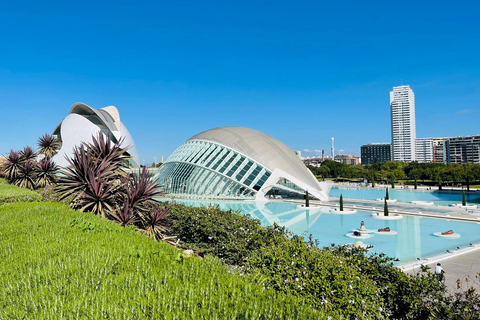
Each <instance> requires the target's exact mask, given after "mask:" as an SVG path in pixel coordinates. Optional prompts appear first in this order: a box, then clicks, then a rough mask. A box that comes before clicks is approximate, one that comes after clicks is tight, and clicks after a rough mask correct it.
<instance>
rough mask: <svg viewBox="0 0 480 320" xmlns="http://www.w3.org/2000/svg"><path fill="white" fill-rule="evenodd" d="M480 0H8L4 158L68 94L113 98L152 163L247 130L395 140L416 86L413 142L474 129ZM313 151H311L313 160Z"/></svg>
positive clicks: (296, 143) (0, 6)
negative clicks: (204, 139)
mask: <svg viewBox="0 0 480 320" xmlns="http://www.w3.org/2000/svg"><path fill="white" fill-rule="evenodd" d="M478 12H480V2H478V1H456V2H452V1H422V2H421V3H418V2H416V1H415V2H414V1H411V2H410V1H403V2H401V3H398V2H389V1H378V2H376V1H369V2H365V1H363V2H359V1H329V2H322V1H260V0H256V1H235V2H234V1H149V2H145V1H135V2H134V1H112V2H106V1H83V2H78V3H73V2H67V1H58V2H54V1H42V2H38V1H31V2H28V1H15V2H14V1H1V2H0V30H2V32H0V49H1V50H0V110H1V114H2V119H3V121H2V123H1V126H0V130H1V134H2V139H0V152H1V153H2V154H3V153H6V152H7V151H9V150H10V149H11V148H13V149H20V148H22V147H23V146H25V145H34V144H35V143H36V140H37V138H38V137H39V136H40V135H42V134H44V133H50V132H51V131H52V130H53V129H54V128H55V126H56V125H57V124H58V123H59V122H60V121H61V120H62V119H63V118H64V117H65V116H66V115H67V113H68V110H69V108H70V107H71V106H72V105H73V104H74V103H75V102H83V103H86V104H88V105H90V106H92V107H94V108H101V107H104V106H108V105H115V106H116V107H117V108H118V109H119V111H120V116H121V118H122V121H123V122H124V124H125V125H126V126H127V128H128V129H129V131H130V132H131V134H132V135H133V137H134V139H135V142H136V144H137V148H138V151H139V153H140V158H141V159H142V160H145V162H146V163H147V164H149V163H151V162H153V160H154V157H157V160H158V159H160V157H161V156H162V155H164V156H165V157H166V156H168V155H169V154H170V153H172V152H173V151H174V150H175V148H176V147H178V146H179V145H180V144H181V143H182V142H184V141H185V140H187V139H188V138H190V137H191V136H193V135H195V134H197V133H199V132H201V131H204V130H207V129H210V128H214V127H219V126H245V127H250V128H253V129H257V130H260V131H263V132H265V133H267V134H270V135H272V136H274V137H275V138H277V139H279V140H280V141H282V142H284V143H285V144H286V145H287V146H289V147H290V148H292V149H295V150H304V149H308V150H321V149H324V150H325V151H326V152H329V150H330V139H331V137H335V142H336V146H335V147H336V150H344V153H353V154H356V155H358V154H359V152H360V145H362V144H367V143H371V142H390V111H389V91H390V90H391V88H392V87H393V86H397V85H400V84H401V83H402V81H403V84H409V85H410V86H411V87H412V89H413V90H414V92H415V96H416V116H417V136H418V137H439V136H456V135H473V134H480V130H479V128H478V126H479V121H478V119H479V115H480V62H479V61H480V59H479V57H480V22H479V20H478ZM310 154H312V153H310Z"/></svg>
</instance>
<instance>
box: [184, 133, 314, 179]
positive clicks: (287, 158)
mask: <svg viewBox="0 0 480 320" xmlns="http://www.w3.org/2000/svg"><path fill="white" fill-rule="evenodd" d="M191 140H203V141H210V142H213V143H217V144H220V145H223V146H225V147H227V148H230V149H233V150H235V151H237V152H239V153H242V154H244V155H246V156H247V157H249V158H251V159H253V160H255V161H257V162H258V163H260V164H261V165H263V166H264V167H266V168H267V169H269V170H271V171H274V170H275V169H277V168H278V169H281V170H283V171H285V172H286V173H288V174H290V175H292V176H294V177H296V178H298V179H300V180H302V181H303V182H304V183H307V184H308V185H310V186H311V187H314V188H319V184H318V180H317V179H316V178H315V176H314V175H313V174H312V172H311V171H310V170H309V169H308V168H307V167H306V166H305V164H304V163H303V162H302V161H301V160H300V158H298V156H297V155H296V154H295V153H293V151H292V150H291V149H290V148H288V147H287V146H286V145H285V144H283V143H282V142H280V141H278V140H277V139H275V138H273V137H271V136H269V135H267V134H265V133H263V132H260V131H257V130H254V129H249V128H244V127H221V128H215V129H210V130H207V131H204V132H202V133H199V134H197V135H195V136H193V137H192V138H190V139H188V141H191Z"/></svg>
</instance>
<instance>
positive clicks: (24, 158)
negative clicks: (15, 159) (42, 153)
mask: <svg viewBox="0 0 480 320" xmlns="http://www.w3.org/2000/svg"><path fill="white" fill-rule="evenodd" d="M36 157H37V153H36V152H35V150H33V149H32V148H31V147H28V146H27V147H25V148H23V150H22V151H20V162H21V163H22V164H23V163H25V162H32V161H35V158H36Z"/></svg>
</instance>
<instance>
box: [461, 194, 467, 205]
mask: <svg viewBox="0 0 480 320" xmlns="http://www.w3.org/2000/svg"><path fill="white" fill-rule="evenodd" d="M466 205H467V201H466V200H465V191H463V193H462V206H466Z"/></svg>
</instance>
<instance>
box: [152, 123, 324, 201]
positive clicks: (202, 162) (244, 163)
mask: <svg viewBox="0 0 480 320" xmlns="http://www.w3.org/2000/svg"><path fill="white" fill-rule="evenodd" d="M156 177H157V178H158V179H159V184H160V186H161V187H162V189H163V191H164V192H166V193H168V194H169V195H171V196H178V197H193V198H226V199H249V198H250V199H257V200H260V199H265V197H266V196H269V195H275V196H276V195H281V196H282V197H284V198H298V197H303V196H304V195H305V191H308V192H309V194H310V196H312V197H314V198H317V199H319V200H328V192H329V191H330V188H331V183H330V182H321V183H319V182H318V180H317V179H316V178H315V176H314V175H313V174H312V173H311V171H310V170H309V169H308V168H307V167H306V166H305V165H304V164H303V162H302V161H301V160H300V159H299V158H298V157H297V155H295V153H294V152H293V151H292V150H290V149H289V148H288V147H287V146H286V145H284V144H283V143H281V142H280V141H278V140H277V139H275V138H273V137H271V136H269V135H267V134H265V133H262V132H259V131H256V130H253V129H249V128H243V127H222V128H215V129H211V130H207V131H204V132H202V133H199V134H197V135H196V136H194V137H192V138H190V139H188V140H187V141H186V142H185V143H183V144H182V145H181V146H180V147H178V148H177V149H176V150H175V152H174V153H173V154H172V155H171V156H170V157H169V158H168V159H167V160H166V161H165V163H164V164H163V166H162V167H160V169H159V171H158V173H157V175H156Z"/></svg>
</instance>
